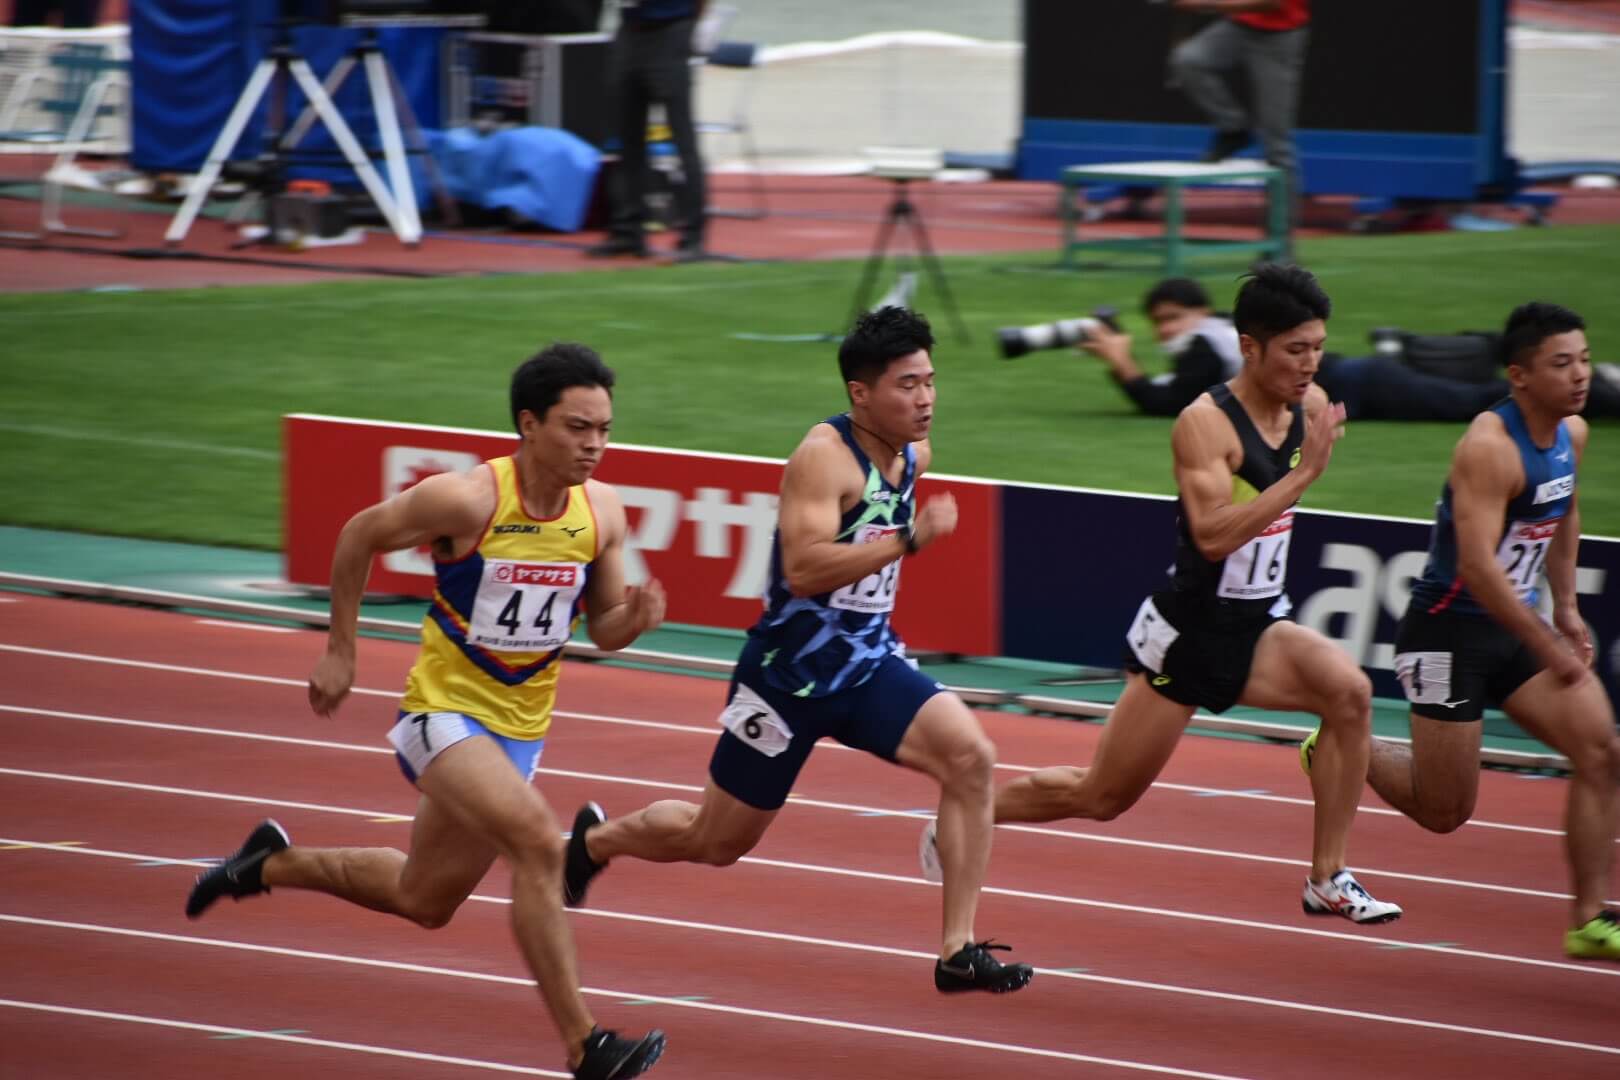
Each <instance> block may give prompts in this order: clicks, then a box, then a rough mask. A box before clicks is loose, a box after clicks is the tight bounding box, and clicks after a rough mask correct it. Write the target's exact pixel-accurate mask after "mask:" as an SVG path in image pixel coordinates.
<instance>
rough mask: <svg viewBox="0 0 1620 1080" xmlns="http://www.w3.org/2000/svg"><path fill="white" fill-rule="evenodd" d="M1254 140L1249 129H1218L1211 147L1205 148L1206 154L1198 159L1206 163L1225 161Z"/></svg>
mask: <svg viewBox="0 0 1620 1080" xmlns="http://www.w3.org/2000/svg"><path fill="white" fill-rule="evenodd" d="M1253 141H1254V136H1253V135H1252V134H1251V133H1249V132H1247V131H1217V132H1216V133H1215V138H1214V139H1213V140H1211V141H1210V144H1209V149H1208V150H1205V151H1204V155H1203V156H1202V157H1200V158H1199V159H1198V160H1199V161H1201V162H1203V163H1204V164H1206V165H1212V164H1214V163H1215V162H1217V161H1225V160H1226V159H1227V158H1229V157H1231V156H1232V155H1233V154H1235V153H1237V152H1238V151H1239V150H1242V149H1243V148H1244V147H1245V146H1248V145H1249V144H1250V143H1252V142H1253Z"/></svg>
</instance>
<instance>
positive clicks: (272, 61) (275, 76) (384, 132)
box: [163, 19, 422, 247]
mask: <svg viewBox="0 0 1620 1080" xmlns="http://www.w3.org/2000/svg"><path fill="white" fill-rule="evenodd" d="M292 25H293V20H285V19H284V20H280V21H278V22H277V23H276V24H275V26H276V30H277V34H276V40H275V43H274V44H273V45H272V47H271V49H270V52H269V53H268V54H267V55H265V57H264V58H263V59H261V60H260V61H259V63H258V65H257V66H256V67H255V68H254V69H253V74H252V76H251V77H249V79H248V81H247V85H246V86H245V87H243V89H242V94H241V96H240V97H238V98H237V100H236V105H235V106H234V107H233V108H232V109H231V114H230V118H229V119H228V120H226V121H225V126H224V128H222V129H221V130H220V133H219V138H218V139H217V140H215V142H214V148H213V149H212V150H210V151H209V152H208V160H207V161H206V162H205V163H204V164H203V167H202V171H201V172H199V173H198V174H197V177H196V179H195V180H194V181H193V183H192V186H191V190H190V191H189V192H188V193H187V195H186V200H185V202H184V203H182V204H181V206H180V209H179V211H178V212H177V213H176V214H175V215H174V220H173V221H172V222H170V224H169V228H168V231H167V232H165V233H164V234H163V241H164V243H166V244H168V245H170V246H174V245H177V244H179V243H180V242H181V241H182V240H184V239H185V236H186V233H187V231H189V230H190V228H191V223H192V222H193V221H195V220H196V217H197V214H198V212H199V211H201V210H202V206H203V203H204V202H205V201H206V200H207V198H208V193H209V191H210V190H211V189H212V188H213V186H214V181H216V180H218V179H219V174H220V171H221V169H223V168H224V165H225V162H226V160H227V159H228V158H229V157H230V155H231V151H232V150H234V149H235V148H236V144H237V142H238V141H239V140H240V139H241V137H242V132H243V130H244V129H245V128H246V127H247V125H248V121H249V120H250V119H252V117H253V112H254V110H255V109H257V108H258V107H259V102H260V100H261V99H262V98H263V97H264V95H265V93H266V91H268V90H269V89H270V88H271V85H272V83H274V85H275V88H276V96H275V98H274V99H273V101H272V112H271V127H272V129H273V130H274V136H273V138H272V140H271V144H270V156H271V158H272V159H273V165H272V167H273V168H275V169H276V170H277V171H278V172H279V170H280V169H281V168H282V159H284V158H285V157H286V156H287V155H288V154H289V153H290V152H291V151H292V149H293V147H294V146H296V145H297V144H298V141H299V140H300V139H302V138H303V137H304V135H306V134H307V133H308V132H309V129H310V128H311V127H313V126H314V117H319V118H320V120H321V122H322V123H323V124H325V125H326V129H327V130H328V131H329V132H331V134H332V138H333V140H334V141H335V142H336V143H337V144H338V148H339V149H340V150H341V151H342V153H343V157H344V159H345V160H346V161H348V163H349V165H350V166H351V167H352V168H353V169H354V171H355V174H356V175H357V176H359V178H360V182H361V183H362V184H364V185H365V188H366V192H367V194H369V195H370V196H371V200H372V202H374V203H376V204H377V209H378V210H379V211H381V212H382V216H383V218H384V219H385V220H386V221H387V222H388V226H389V228H391V229H392V230H393V231H394V235H395V236H398V237H399V239H400V242H401V243H403V244H405V245H406V246H408V247H410V246H415V245H416V244H418V243H420V242H421V239H422V221H421V218H420V217H419V216H418V215H417V210H416V193H415V191H414V190H413V189H412V187H411V179H410V174H409V172H408V171H407V170H406V168H405V147H404V140H403V138H401V136H400V130H399V115H398V113H397V112H396V110H395V107H394V103H395V99H396V92H397V91H396V82H395V80H394V78H393V74H392V72H391V71H390V69H389V67H388V62H387V60H386V59H385V58H384V57H383V55H382V53H381V51H379V49H378V47H377V41H376V37H375V35H373V34H370V33H367V34H366V35H365V36H364V37H363V38H362V39H361V42H360V44H359V45H358V46H357V47H356V48H355V49H354V50H353V51H351V52H350V53H349V54H348V55H346V56H345V57H344V58H343V59H342V60H341V61H339V63H338V64H337V66H336V67H334V68H333V69H332V72H331V74H330V75H329V76H328V77H327V82H326V85H324V86H323V85H322V84H321V83H320V82H318V81H317V80H316V78H315V73H314V72H313V71H311V70H310V66H309V61H308V60H306V59H304V58H303V57H302V56H301V55H299V53H298V50H297V49H296V48H295V47H294V45H293V42H292V35H291V28H292ZM362 63H363V66H364V67H365V71H366V81H367V83H368V84H369V85H370V88H371V102H372V107H373V108H374V109H375V110H376V115H377V130H378V132H379V133H380V134H381V136H382V143H383V156H384V158H385V159H386V161H387V162H388V175H389V180H390V181H391V182H392V186H393V192H392V193H390V191H389V189H388V185H385V184H384V183H383V181H382V177H381V176H379V175H378V174H377V170H376V169H375V168H373V167H372V164H371V159H370V158H369V157H368V156H367V154H366V152H365V150H364V149H363V148H362V147H361V145H360V141H359V140H358V139H356V138H355V137H354V132H353V131H351V130H350V128H349V125H348V124H347V123H345V122H344V120H343V114H342V113H340V112H339V111H338V109H337V106H336V105H334V104H333V103H332V94H333V93H335V92H336V91H337V89H338V87H339V86H341V85H342V83H343V80H344V79H346V78H347V77H348V75H349V73H350V72H351V71H352V70H353V69H354V67H355V66H356V64H362ZM291 82H296V83H297V84H298V88H299V89H300V90H302V91H303V92H304V97H305V98H306V99H308V102H309V104H308V107H307V108H306V109H305V110H304V115H303V116H301V117H300V118H299V120H298V122H297V123H295V124H294V125H293V126H292V128H291V129H287V128H285V127H284V125H285V121H286V114H287V108H286V106H287V101H286V97H287V89H288V86H289V83H291ZM405 108H406V109H407V110H408V109H409V105H408V104H407V105H406V106H405ZM412 126H413V128H414V124H413V125H412Z"/></svg>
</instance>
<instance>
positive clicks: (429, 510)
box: [309, 466, 495, 715]
mask: <svg viewBox="0 0 1620 1080" xmlns="http://www.w3.org/2000/svg"><path fill="white" fill-rule="evenodd" d="M494 509H495V488H494V483H493V480H492V478H491V477H490V475H489V469H488V468H487V467H485V466H479V467H478V468H476V469H473V470H471V471H470V472H464V473H440V474H438V475H437V476H430V477H428V478H427V479H425V480H423V481H422V482H421V483H419V484H416V485H415V486H413V487H409V488H407V489H405V490H404V491H402V492H400V493H399V494H397V495H395V496H393V497H391V498H388V499H385V500H383V501H382V502H380V503H377V504H375V505H373V506H368V507H367V508H366V509H364V510H362V511H360V512H359V513H358V514H355V515H354V516H353V517H351V518H350V519H349V520H348V522H346V523H345V524H344V526H343V530H342V532H340V533H339V534H338V539H337V546H336V549H335V550H334V551H333V553H332V607H331V612H332V621H331V626H330V627H329V629H328V631H327V635H326V652H325V653H324V655H323V656H322V657H321V660H320V662H319V663H318V664H317V665H316V667H315V671H314V673H313V674H311V676H310V682H309V700H310V705H311V706H312V707H313V708H314V709H315V711H316V712H319V713H321V714H322V715H328V714H330V713H331V711H332V710H333V709H335V708H336V707H337V705H338V703H339V702H341V701H342V700H343V698H344V696H345V695H347V694H348V692H349V687H350V686H351V685H352V684H353V682H354V637H355V627H356V624H357V623H358V622H359V619H360V598H361V596H362V595H363V594H364V593H365V589H366V580H367V579H368V578H369V577H370V576H371V564H372V560H373V559H375V558H376V557H377V556H378V555H380V554H383V553H385V552H389V551H401V550H404V549H405V548H413V547H419V546H421V545H423V544H431V543H446V544H449V545H451V546H452V547H453V546H454V543H455V541H456V540H459V539H466V538H469V537H475V536H477V535H478V533H479V532H480V531H481V530H482V529H483V527H484V524H485V523H486V522H487V521H488V520H489V515H490V514H491V513H492V512H493V511H494Z"/></svg>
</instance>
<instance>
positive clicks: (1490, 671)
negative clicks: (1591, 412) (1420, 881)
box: [1301, 303, 1620, 960]
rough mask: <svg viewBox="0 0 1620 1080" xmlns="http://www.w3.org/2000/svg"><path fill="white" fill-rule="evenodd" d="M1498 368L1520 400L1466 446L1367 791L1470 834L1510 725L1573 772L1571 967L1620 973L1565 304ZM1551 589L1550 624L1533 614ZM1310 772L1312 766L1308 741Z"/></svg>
mask: <svg viewBox="0 0 1620 1080" xmlns="http://www.w3.org/2000/svg"><path fill="white" fill-rule="evenodd" d="M1502 353H1503V359H1504V361H1505V362H1506V366H1507V376H1508V381H1509V383H1510V384H1511V386H1512V388H1513V389H1512V392H1511V394H1510V396H1508V397H1507V398H1505V399H1503V400H1502V401H1501V402H1499V403H1497V405H1496V406H1495V407H1494V408H1491V409H1488V410H1486V411H1485V412H1482V413H1480V414H1479V415H1478V416H1476V417H1475V418H1474V421H1473V423H1471V424H1469V426H1468V431H1467V433H1465V434H1464V435H1463V437H1462V439H1461V440H1459V441H1458V443H1457V449H1456V452H1455V454H1454V455H1453V456H1452V460H1451V470H1450V472H1449V473H1448V474H1447V476H1446V483H1445V486H1444V487H1443V488H1442V490H1441V493H1440V500H1439V502H1438V503H1437V505H1436V507H1435V521H1434V532H1433V534H1432V536H1431V539H1430V543H1429V559H1428V564H1427V565H1426V566H1425V567H1424V568H1423V576H1422V577H1420V578H1419V579H1418V580H1417V581H1415V582H1413V584H1412V598H1411V602H1410V604H1409V605H1408V606H1407V609H1406V614H1405V615H1404V616H1403V617H1402V619H1401V624H1400V628H1399V629H1398V630H1397V631H1396V634H1395V675H1396V677H1397V678H1398V679H1400V681H1401V688H1402V690H1404V691H1405V693H1406V700H1407V701H1408V702H1409V703H1410V705H1411V725H1412V740H1411V742H1410V743H1409V744H1400V743H1392V742H1387V741H1385V740H1383V739H1374V740H1373V753H1372V763H1371V766H1370V767H1369V768H1368V770H1367V783H1368V784H1370V785H1371V786H1372V789H1373V790H1374V791H1376V792H1377V793H1378V794H1379V795H1380V796H1381V797H1382V798H1383V799H1384V801H1385V802H1387V803H1389V805H1391V806H1393V807H1394V808H1395V809H1397V810H1399V811H1400V812H1401V813H1403V814H1405V815H1406V816H1407V817H1409V818H1411V819H1412V820H1413V821H1415V822H1417V823H1418V824H1419V825H1422V826H1423V827H1424V828H1426V829H1429V830H1432V831H1434V832H1441V833H1446V832H1451V831H1453V830H1455V829H1458V828H1461V827H1462V825H1463V823H1464V822H1465V821H1467V820H1468V819H1469V817H1471V816H1472V815H1473V811H1474V801H1475V799H1476V797H1477V796H1478V794H1479V748H1480V738H1481V730H1482V728H1483V726H1484V721H1483V717H1484V712H1485V710H1486V709H1487V708H1500V709H1502V710H1503V711H1504V712H1506V713H1507V714H1508V718H1509V719H1511V720H1512V721H1513V722H1514V723H1516V724H1518V725H1519V726H1520V727H1522V728H1524V729H1525V730H1526V731H1528V732H1529V733H1530V734H1531V735H1533V736H1535V737H1536V738H1537V739H1540V740H1541V741H1542V742H1544V743H1546V744H1547V745H1548V746H1551V747H1553V748H1554V749H1555V750H1557V751H1558V752H1559V753H1560V754H1563V755H1564V756H1565V757H1566V758H1568V759H1569V763H1570V777H1569V791H1568V794H1567V795H1566V801H1567V808H1566V810H1565V813H1564V829H1565V833H1566V842H1565V846H1564V850H1565V854H1566V857H1567V859H1568V861H1569V868H1570V883H1571V885H1572V886H1573V890H1572V891H1573V896H1572V902H1571V904H1570V917H1569V924H1568V929H1567V930H1566V931H1565V933H1564V952H1565V953H1566V954H1567V955H1569V956H1572V957H1575V958H1577V959H1583V960H1620V911H1616V910H1614V909H1610V908H1606V907H1605V900H1604V898H1605V897H1608V896H1612V895H1614V894H1613V893H1612V892H1610V889H1611V881H1610V874H1611V872H1612V869H1613V866H1614V840H1615V818H1616V815H1617V814H1620V791H1617V790H1616V777H1617V776H1620V739H1617V738H1616V735H1615V728H1614V706H1613V703H1611V702H1610V701H1609V696H1608V694H1607V693H1605V692H1604V689H1603V684H1602V683H1601V682H1600V681H1598V679H1597V678H1595V677H1594V676H1593V674H1592V672H1591V670H1590V668H1591V664H1592V660H1593V652H1594V650H1593V647H1592V637H1591V634H1590V632H1589V631H1588V630H1587V627H1586V622H1585V620H1583V619H1582V618H1581V613H1580V608H1579V607H1578V606H1577V604H1576V599H1575V555H1576V549H1577V548H1578V547H1579V546H1580V538H1581V519H1580V511H1579V509H1578V506H1577V503H1576V494H1575V475H1576V472H1577V470H1578V469H1579V467H1580V463H1581V459H1582V458H1583V457H1584V456H1585V454H1586V440H1587V434H1588V429H1587V426H1586V421H1585V420H1584V419H1582V418H1581V417H1580V416H1579V415H1578V414H1579V413H1580V411H1581V410H1582V409H1583V408H1584V407H1585V406H1586V399H1587V394H1588V392H1589V390H1590V388H1591V384H1592V353H1591V349H1590V348H1589V347H1588V345H1587V342H1586V323H1585V321H1584V320H1582V319H1581V317H1580V316H1579V315H1577V314H1576V313H1575V312H1573V311H1570V310H1569V309H1568V308H1564V307H1559V306H1558V305H1557V304H1545V303H1530V304H1524V305H1521V306H1520V307H1518V308H1517V309H1515V310H1514V312H1513V313H1512V314H1511V315H1510V316H1509V317H1508V321H1507V325H1506V327H1505V328H1504V329H1503V331H1502ZM1543 574H1545V576H1546V584H1547V587H1548V592H1549V593H1550V594H1551V595H1550V597H1549V600H1550V604H1549V607H1550V608H1551V611H1550V614H1551V620H1550V621H1548V620H1547V619H1544V618H1543V617H1542V615H1541V614H1540V612H1538V611H1537V610H1536V607H1537V604H1538V602H1539V600H1540V595H1539V594H1540V581H1541V578H1542V575H1543ZM1301 760H1302V761H1305V762H1306V763H1310V762H1311V760H1312V759H1311V757H1310V755H1309V740H1307V747H1306V752H1305V753H1303V754H1302V756H1301Z"/></svg>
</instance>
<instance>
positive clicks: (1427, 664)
mask: <svg viewBox="0 0 1620 1080" xmlns="http://www.w3.org/2000/svg"><path fill="white" fill-rule="evenodd" d="M1540 671H1541V661H1539V660H1537V659H1536V656H1535V654H1534V653H1532V652H1531V651H1530V649H1529V648H1528V647H1527V646H1526V645H1525V644H1524V642H1522V641H1520V640H1519V639H1518V638H1516V637H1514V636H1513V634H1512V633H1511V632H1509V631H1508V630H1506V629H1504V628H1503V627H1502V625H1501V624H1500V623H1498V622H1497V621H1496V620H1495V619H1493V618H1491V617H1490V616H1489V615H1483V614H1481V615H1475V614H1470V613H1467V612H1459V611H1439V612H1435V613H1433V614H1430V612H1429V610H1428V608H1426V607H1424V606H1422V605H1419V604H1416V603H1413V604H1411V605H1409V606H1408V607H1407V609H1406V615H1405V616H1404V617H1402V619H1401V622H1400V625H1399V626H1397V627H1396V628H1395V678H1397V679H1399V680H1400V683H1401V690H1402V691H1404V692H1405V694H1406V700H1407V701H1408V702H1409V703H1410V704H1411V707H1412V712H1413V713H1415V714H1416V715H1418V716H1425V717H1428V718H1429V719H1430V720H1454V721H1457V722H1459V723H1468V722H1470V721H1474V720H1478V719H1480V718H1481V717H1483V716H1484V714H1485V709H1486V708H1487V707H1500V706H1501V704H1502V702H1504V701H1506V700H1507V699H1508V698H1510V697H1512V696H1513V692H1514V691H1515V690H1517V689H1518V688H1519V687H1521V686H1523V685H1524V684H1525V683H1527V682H1529V681H1530V680H1531V679H1532V678H1534V677H1535V676H1536V674H1537V673H1538V672H1540Z"/></svg>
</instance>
